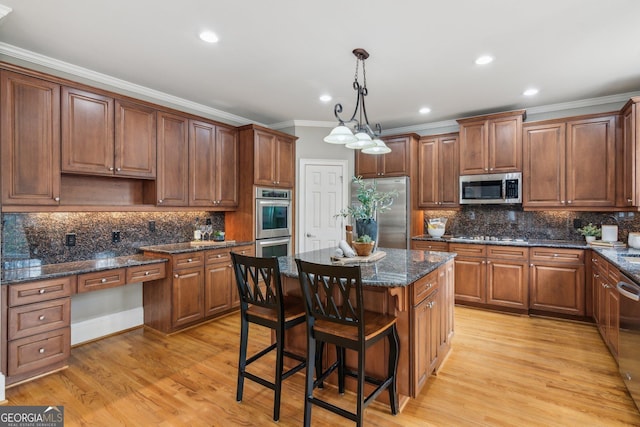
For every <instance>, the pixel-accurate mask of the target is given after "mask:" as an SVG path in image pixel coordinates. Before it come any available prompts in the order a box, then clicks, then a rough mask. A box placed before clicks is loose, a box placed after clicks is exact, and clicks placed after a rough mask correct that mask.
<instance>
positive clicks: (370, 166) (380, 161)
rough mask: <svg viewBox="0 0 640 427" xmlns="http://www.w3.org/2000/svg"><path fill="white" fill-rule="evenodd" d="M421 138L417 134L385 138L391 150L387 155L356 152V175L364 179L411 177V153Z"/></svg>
mask: <svg viewBox="0 0 640 427" xmlns="http://www.w3.org/2000/svg"><path fill="white" fill-rule="evenodd" d="M419 138H420V137H419V136H418V135H416V134H406V135H394V136H388V137H383V138H381V139H382V140H383V141H384V143H385V144H387V147H389V148H390V149H391V152H390V153H387V154H378V155H376V154H365V153H363V152H362V151H361V150H356V153H355V156H356V158H355V175H356V176H362V177H363V178H382V177H394V176H410V175H411V164H412V158H411V153H412V151H413V148H414V147H415V146H416V144H417V141H418V139H419Z"/></svg>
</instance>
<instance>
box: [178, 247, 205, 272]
mask: <svg viewBox="0 0 640 427" xmlns="http://www.w3.org/2000/svg"><path fill="white" fill-rule="evenodd" d="M172 259H173V268H174V269H175V270H178V269H180V268H193V267H202V266H203V265H204V252H202V251H201V252H189V253H186V254H180V255H174V256H173V257H172Z"/></svg>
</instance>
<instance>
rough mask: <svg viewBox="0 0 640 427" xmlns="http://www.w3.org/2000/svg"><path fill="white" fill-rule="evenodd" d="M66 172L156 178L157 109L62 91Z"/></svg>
mask: <svg viewBox="0 0 640 427" xmlns="http://www.w3.org/2000/svg"><path fill="white" fill-rule="evenodd" d="M61 114H62V172H68V173H79V174H87V175H105V176H121V177H132V178H147V179H153V178H155V176H156V123H155V121H156V115H155V114H156V113H155V110H154V109H152V108H149V107H146V106H143V105H138V104H135V103H132V102H128V101H120V100H114V98H111V97H109V96H105V95H101V94H97V93H92V92H88V91H85V90H80V89H76V88H72V87H66V86H65V87H63V88H62V112H61Z"/></svg>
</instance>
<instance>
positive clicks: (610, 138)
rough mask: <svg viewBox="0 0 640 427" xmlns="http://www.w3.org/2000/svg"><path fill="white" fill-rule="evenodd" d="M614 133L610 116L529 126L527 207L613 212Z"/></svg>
mask: <svg viewBox="0 0 640 427" xmlns="http://www.w3.org/2000/svg"><path fill="white" fill-rule="evenodd" d="M615 127H616V117H615V116H614V115H610V114H605V115H602V114H600V115H591V116H588V117H584V118H579V119H576V120H561V121H560V120H553V121H545V122H537V123H532V124H527V125H525V126H524V127H523V134H524V168H523V182H524V185H523V206H524V207H525V208H563V209H574V208H575V209H582V210H584V209H591V208H595V207H614V206H615V204H616V175H615V173H616V172H615V165H616V143H615Z"/></svg>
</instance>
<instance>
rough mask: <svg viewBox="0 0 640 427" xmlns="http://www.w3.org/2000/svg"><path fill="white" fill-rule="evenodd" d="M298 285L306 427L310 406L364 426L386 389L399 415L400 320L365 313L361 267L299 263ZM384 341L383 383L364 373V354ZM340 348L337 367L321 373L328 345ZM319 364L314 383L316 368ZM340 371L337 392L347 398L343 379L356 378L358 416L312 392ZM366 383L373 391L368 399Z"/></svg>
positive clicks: (385, 315)
mask: <svg viewBox="0 0 640 427" xmlns="http://www.w3.org/2000/svg"><path fill="white" fill-rule="evenodd" d="M296 264H297V266H298V277H299V279H300V286H301V288H302V292H303V295H304V297H305V308H306V310H307V375H306V386H305V402H304V425H305V427H306V426H309V425H310V423H311V406H312V404H313V405H317V406H320V407H322V408H324V409H327V410H329V411H331V412H334V413H336V414H339V415H341V416H343V417H346V418H348V419H350V420H352V421H355V422H356V425H357V426H361V425H362V422H363V414H364V409H365V408H366V407H367V406H368V405H369V404H370V403H371V402H373V400H374V399H375V398H376V397H377V396H378V395H379V394H380V393H381V392H382V391H384V390H385V389H387V390H388V392H389V402H390V406H391V413H392V414H394V415H395V414H397V413H398V393H397V387H396V371H397V369H398V355H399V350H400V345H399V339H398V331H397V328H396V318H395V317H394V316H390V315H387V314H382V313H373V312H370V311H365V309H364V305H363V296H362V294H363V292H362V279H361V273H360V266H337V265H323V264H315V263H310V262H306V261H302V260H300V259H296ZM384 337H387V338H388V340H389V360H388V362H387V376H386V378H383V379H378V378H373V377H370V376H368V375H366V374H365V372H364V367H365V360H366V357H365V355H366V350H367V348H369V347H371V346H372V345H373V344H375V343H376V342H378V341H380V340H381V339H383V338H384ZM325 343H326V344H334V345H335V346H336V359H337V360H336V362H335V363H333V364H332V365H331V366H329V367H328V368H327V369H326V370H324V372H322V367H321V366H322V365H321V363H322V349H323V347H324V344H325ZM345 349H350V350H353V351H355V352H357V354H358V369H357V371H354V370H351V369H347V367H346V366H345ZM314 358H315V360H316V380H315V381H314V379H313V372H312V367H313V365H314ZM336 369H337V370H338V391H339V392H340V393H341V394H342V393H344V379H345V375H348V376H350V377H354V378H356V379H357V384H358V386H357V403H356V411H355V412H350V411H347V410H345V409H343V408H340V407H338V406H336V405H333V404H331V403H329V402H327V401H325V400H322V399H320V398H318V397H314V394H313V390H314V389H315V388H317V387H321V386H322V382H323V381H324V380H325V379H326V378H327V377H328V376H329V375H330V374H331V373H332V372H334V371H335V370H336ZM365 382H367V383H370V384H373V385H374V386H375V388H374V390H373V391H372V392H371V393H370V394H369V395H368V396H365V395H364V385H365Z"/></svg>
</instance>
